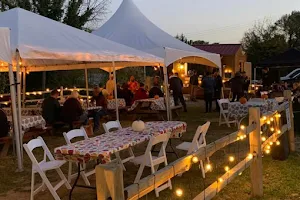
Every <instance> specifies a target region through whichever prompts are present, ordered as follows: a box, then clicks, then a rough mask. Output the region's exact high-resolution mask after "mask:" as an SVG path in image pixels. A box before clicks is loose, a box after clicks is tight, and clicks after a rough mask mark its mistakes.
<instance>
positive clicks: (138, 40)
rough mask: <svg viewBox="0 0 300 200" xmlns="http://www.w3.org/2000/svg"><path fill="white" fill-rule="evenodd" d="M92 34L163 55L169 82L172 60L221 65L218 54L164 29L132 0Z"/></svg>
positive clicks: (211, 65)
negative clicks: (187, 41) (192, 44)
mask: <svg viewBox="0 0 300 200" xmlns="http://www.w3.org/2000/svg"><path fill="white" fill-rule="evenodd" d="M93 34H95V35H98V36H101V37H103V38H106V39H109V40H111V41H114V42H117V43H120V44H124V45H126V46H129V47H132V48H134V49H137V50H140V51H143V52H147V53H149V54H152V55H155V56H158V57H160V58H162V59H164V66H165V67H164V79H165V84H166V85H167V81H168V77H167V67H168V66H169V65H170V64H172V63H178V62H179V63H195V64H202V65H206V66H210V67H218V68H220V69H221V58H220V55H219V54H214V53H209V52H206V51H202V50H199V49H197V48H194V47H192V46H190V45H188V44H185V43H183V42H181V41H179V40H177V39H176V38H174V37H173V36H171V35H169V34H168V33H166V32H164V31H163V30H161V29H160V28H159V27H157V26H156V25H155V24H153V23H152V22H151V21H150V20H149V19H147V18H146V17H145V16H144V15H143V13H142V12H141V11H140V10H139V9H138V8H137V6H136V5H135V4H134V3H133V1H132V0H123V2H122V4H121V5H120V7H119V8H118V10H117V11H116V12H115V13H114V15H113V16H112V17H111V18H110V19H109V20H108V21H107V22H106V23H105V24H104V25H103V26H101V27H100V28H99V29H98V30H95V31H94V32H93ZM220 73H222V72H221V70H220ZM167 96H168V95H167Z"/></svg>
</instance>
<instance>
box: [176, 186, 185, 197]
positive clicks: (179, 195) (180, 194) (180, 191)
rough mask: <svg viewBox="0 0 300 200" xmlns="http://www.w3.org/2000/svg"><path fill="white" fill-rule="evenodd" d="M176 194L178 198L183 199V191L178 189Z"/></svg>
mask: <svg viewBox="0 0 300 200" xmlns="http://www.w3.org/2000/svg"><path fill="white" fill-rule="evenodd" d="M175 193H176V196H178V197H181V196H182V195H183V190H182V189H180V188H178V189H177V190H176V191H175Z"/></svg>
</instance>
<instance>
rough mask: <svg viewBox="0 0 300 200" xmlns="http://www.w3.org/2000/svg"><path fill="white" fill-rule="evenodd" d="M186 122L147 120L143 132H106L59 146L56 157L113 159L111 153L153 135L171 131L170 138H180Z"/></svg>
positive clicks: (103, 160)
mask: <svg viewBox="0 0 300 200" xmlns="http://www.w3.org/2000/svg"><path fill="white" fill-rule="evenodd" d="M186 126H187V125H186V123H185V122H180V121H157V122H147V123H146V129H145V130H144V131H143V132H135V131H133V130H132V128H131V127H127V128H123V129H120V130H117V131H113V132H110V133H105V134H102V135H99V136H96V137H93V138H89V139H87V140H82V141H79V142H75V143H72V144H70V145H64V146H61V147H57V148H55V150H54V153H55V156H56V159H58V160H69V161H76V162H87V161H89V160H99V161H100V163H107V162H110V161H111V155H112V154H114V153H116V152H118V151H122V150H124V149H127V148H128V147H132V146H135V145H137V144H140V143H142V142H144V141H147V140H149V139H150V138H151V137H152V136H155V135H158V134H163V133H166V132H171V136H170V138H180V137H181V136H182V134H183V133H185V132H186Z"/></svg>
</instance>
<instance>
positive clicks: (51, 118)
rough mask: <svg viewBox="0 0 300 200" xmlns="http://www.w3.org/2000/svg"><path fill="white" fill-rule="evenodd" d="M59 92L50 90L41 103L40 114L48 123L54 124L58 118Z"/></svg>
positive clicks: (59, 109)
mask: <svg viewBox="0 0 300 200" xmlns="http://www.w3.org/2000/svg"><path fill="white" fill-rule="evenodd" d="M58 96H59V92H58V91H57V90H52V91H51V93H50V97H48V98H47V99H45V100H44V101H43V104H42V116H43V118H44V119H45V121H46V123H47V124H49V125H53V124H55V122H57V121H59V118H60V111H61V108H60V104H59V102H58V100H57V99H58Z"/></svg>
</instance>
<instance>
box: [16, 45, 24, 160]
mask: <svg viewBox="0 0 300 200" xmlns="http://www.w3.org/2000/svg"><path fill="white" fill-rule="evenodd" d="M16 55H17V64H16V66H17V73H16V76H17V98H18V99H17V108H18V121H19V123H18V124H19V134H20V136H19V137H20V145H21V146H20V145H19V146H17V148H20V151H21V158H22V162H23V133H22V127H21V113H22V112H21V109H22V108H21V107H22V104H21V76H22V74H21V69H20V54H19V51H18V50H17V52H16Z"/></svg>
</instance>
